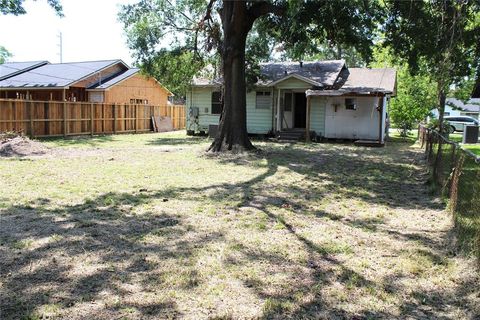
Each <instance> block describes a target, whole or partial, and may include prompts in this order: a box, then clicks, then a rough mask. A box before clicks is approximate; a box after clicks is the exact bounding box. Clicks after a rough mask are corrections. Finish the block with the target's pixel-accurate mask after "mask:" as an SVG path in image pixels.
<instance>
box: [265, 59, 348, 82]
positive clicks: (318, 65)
mask: <svg viewBox="0 0 480 320" xmlns="http://www.w3.org/2000/svg"><path fill="white" fill-rule="evenodd" d="M344 67H345V61H344V60H328V61H305V62H301V63H300V62H274V63H263V64H260V70H261V71H260V72H261V74H262V76H264V77H265V78H266V80H264V81H262V82H263V84H266V85H269V84H272V83H278V82H280V81H281V80H282V79H285V78H288V77H291V76H292V75H297V76H300V77H302V78H306V79H308V80H310V81H311V82H312V83H313V84H314V85H316V86H319V87H324V86H333V85H334V84H335V81H336V80H337V79H338V76H339V74H340V71H342V69H343V68H344Z"/></svg>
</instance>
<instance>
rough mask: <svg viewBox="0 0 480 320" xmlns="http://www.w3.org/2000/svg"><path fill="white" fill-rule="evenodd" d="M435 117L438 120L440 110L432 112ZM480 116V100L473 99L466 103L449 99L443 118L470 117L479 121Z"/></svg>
mask: <svg viewBox="0 0 480 320" xmlns="http://www.w3.org/2000/svg"><path fill="white" fill-rule="evenodd" d="M432 113H433V116H434V117H435V118H438V110H437V109H433V110H432ZM479 114H480V99H479V98H476V99H475V98H472V99H470V100H468V101H467V102H466V103H464V102H463V101H461V100H459V99H456V98H447V100H446V102H445V112H444V113H443V116H445V117H448V116H453V117H458V116H470V117H473V118H475V119H479Z"/></svg>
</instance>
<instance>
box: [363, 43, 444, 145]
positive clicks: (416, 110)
mask: <svg viewBox="0 0 480 320" xmlns="http://www.w3.org/2000/svg"><path fill="white" fill-rule="evenodd" d="M373 58H374V61H373V62H372V63H370V64H369V67H372V68H383V67H386V66H389V67H394V68H395V69H396V70H397V94H396V96H395V98H393V99H392V100H391V101H390V103H389V106H388V114H389V119H390V120H391V123H392V126H393V127H395V128H398V129H400V134H401V136H403V137H406V136H407V134H408V132H409V130H411V129H413V128H414V126H415V125H417V124H418V123H419V122H421V121H423V120H425V118H426V117H427V116H429V115H430V114H431V110H432V109H434V108H435V105H436V84H435V82H434V81H432V78H431V76H430V75H429V74H428V73H425V72H422V70H423V68H419V69H420V70H419V71H418V72H417V73H416V74H411V72H410V70H409V67H408V64H406V63H405V62H402V61H399V60H398V58H396V57H395V56H393V55H392V54H391V53H390V51H389V50H388V49H387V48H384V46H383V43H381V42H379V43H377V44H376V46H375V50H374V54H373Z"/></svg>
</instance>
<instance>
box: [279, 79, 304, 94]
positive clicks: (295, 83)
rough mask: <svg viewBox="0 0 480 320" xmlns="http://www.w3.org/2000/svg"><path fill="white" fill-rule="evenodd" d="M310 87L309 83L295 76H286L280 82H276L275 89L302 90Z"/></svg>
mask: <svg viewBox="0 0 480 320" xmlns="http://www.w3.org/2000/svg"><path fill="white" fill-rule="evenodd" d="M311 87H312V85H311V84H309V83H307V82H305V81H302V80H299V79H297V78H288V79H286V80H284V81H282V82H279V83H277V85H276V86H275V88H277V89H293V90H295V89H303V90H304V91H305V90H307V89H310V88H311Z"/></svg>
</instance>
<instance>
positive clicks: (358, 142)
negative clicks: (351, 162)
mask: <svg viewBox="0 0 480 320" xmlns="http://www.w3.org/2000/svg"><path fill="white" fill-rule="evenodd" d="M353 144H354V145H356V146H362V147H383V146H384V144H383V143H380V141H378V140H355V141H354V142H353Z"/></svg>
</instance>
